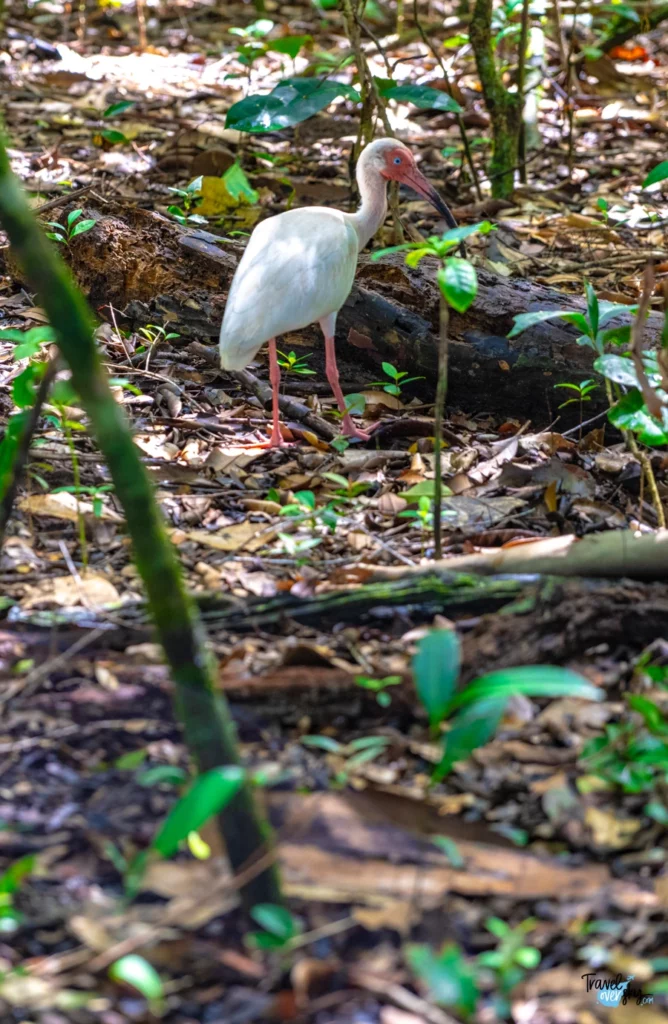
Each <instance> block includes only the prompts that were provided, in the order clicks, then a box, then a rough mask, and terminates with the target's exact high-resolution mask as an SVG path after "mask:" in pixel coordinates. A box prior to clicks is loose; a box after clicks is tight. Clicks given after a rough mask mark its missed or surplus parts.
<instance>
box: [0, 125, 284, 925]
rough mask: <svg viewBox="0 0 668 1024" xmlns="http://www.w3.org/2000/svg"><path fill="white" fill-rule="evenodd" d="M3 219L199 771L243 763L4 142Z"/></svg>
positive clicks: (93, 360) (202, 641)
mask: <svg viewBox="0 0 668 1024" xmlns="http://www.w3.org/2000/svg"><path fill="white" fill-rule="evenodd" d="M0 223H1V224H2V227H3V228H4V230H5V231H6V233H7V235H8V237H9V241H10V244H11V246H12V248H13V250H14V253H15V255H16V257H17V259H18V261H19V263H20V264H21V266H22V267H23V269H24V271H25V274H26V277H27V279H28V281H29V283H30V285H31V287H32V288H33V289H34V290H35V291H36V292H37V294H38V297H39V301H40V305H41V306H42V307H43V308H44V309H45V310H46V313H47V315H48V317H49V321H50V323H51V325H52V326H53V328H54V330H55V332H56V337H57V343H58V347H59V348H60V351H61V353H62V355H63V356H64V358H65V360H66V361H67V363H68V365H69V367H70V369H71V371H72V383H73V385H74V387H75V388H76V390H77V392H78V394H79V396H80V398H81V403H82V405H83V408H84V409H85V411H86V413H87V415H88V417H89V420H90V424H91V428H92V431H93V434H94V436H95V438H96V440H97V443H98V445H99V447H100V450H101V452H102V454H103V455H104V457H105V460H106V462H107V465H108V467H109V471H110V473H111V478H112V480H113V483H114V486H115V490H116V495H117V497H118V499H119V500H120V502H121V504H122V506H123V509H124V512H125V518H126V522H127V526H128V531H129V533H130V537H131V538H132V542H133V547H134V557H135V562H136V565H137V569H138V570H139V573H140V575H141V577H142V579H143V581H144V585H145V587H146V591H147V594H148V599H149V604H150V607H151V612H152V615H153V619H154V622H155V626H156V630H157V633H158V637H159V640H160V642H161V644H162V646H163V648H164V651H165V655H166V658H167V661H168V663H169V665H170V668H171V672H172V676H173V679H174V683H175V690H176V696H175V705H176V711H177V714H178V716H179V718H180V720H181V721H182V723H183V726H184V731H185V738H186V741H187V743H188V746H189V748H190V750H191V752H192V755H193V757H194V760H195V762H196V764H197V767H198V769H199V771H201V772H203V771H207V770H209V769H212V768H217V767H220V766H222V765H231V764H238V763H239V754H238V750H237V742H236V735H235V729H234V725H233V722H232V718H231V715H230V712H229V708H228V706H227V703H226V702H225V700H224V699H223V697H222V695H221V694H219V693H217V692H216V674H215V666H214V662H213V659H212V657H211V654H210V653H209V652H208V650H207V646H206V636H205V633H204V629H203V627H202V624H201V620H200V617H199V614H198V612H197V609H196V606H195V605H194V603H193V601H192V600H191V599H190V597H189V596H188V594H187V592H186V590H185V587H184V584H183V580H182V577H181V572H180V567H179V564H178V561H177V559H176V556H175V553H174V549H173V547H172V545H171V544H170V542H169V540H168V538H167V534H166V532H165V529H164V525H163V522H162V518H161V516H160V512H159V509H158V506H157V503H156V501H155V497H154V494H153V488H152V486H151V483H150V480H149V478H148V475H147V473H146V469H145V467H144V465H143V462H142V457H141V455H140V453H139V450H138V449H137V448H136V447H135V445H134V443H133V440H132V434H131V432H130V428H129V425H128V422H127V420H126V418H125V415H124V413H123V411H122V409H121V407H120V406H119V405H118V403H117V402H116V401H115V400H114V397H113V395H112V393H111V390H110V388H109V384H108V382H107V378H106V375H105V373H104V370H103V367H102V362H101V360H100V356H99V353H98V351H97V348H96V345H95V340H94V336H93V325H92V319H91V315H90V312H89V310H88V307H87V306H86V303H85V301H84V299H83V296H82V295H81V293H80V292H79V290H78V289H77V288H76V286H75V285H74V283H73V282H72V280H71V277H70V275H69V272H68V271H67V270H66V268H65V266H64V264H63V263H62V261H61V260H60V258H59V257H58V256H57V254H56V253H55V251H54V250H53V248H52V246H50V245H49V243H48V241H47V239H46V238H45V237H44V235H43V234H42V232H41V230H40V228H39V227H38V225H37V222H36V220H35V219H34V217H33V215H32V213H31V211H30V208H29V207H28V204H27V202H26V199H25V196H24V194H23V191H22V190H21V188H20V187H19V184H18V182H17V181H16V179H15V178H14V176H13V174H12V173H11V170H10V167H9V161H8V159H7V153H6V150H5V148H4V146H3V145H2V142H0ZM219 826H220V829H221V832H222V834H223V836H224V839H225V843H226V846H227V852H228V855H229V858H230V861H231V864H232V867H233V869H234V870H235V871H238V870H240V869H241V868H242V866H243V865H245V864H247V863H248V862H249V861H250V860H252V859H254V858H256V857H260V856H262V855H263V853H264V852H265V850H266V843H267V841H268V831H267V828H266V825H265V823H264V822H263V821H262V819H261V817H260V815H259V814H258V812H257V810H256V808H255V806H254V801H253V798H252V796H251V791H250V788H249V787H248V785H246V786H244V788H243V789H242V790H241V791H240V792H239V794H238V795H237V796H236V797H235V799H234V800H233V801H232V802H231V803H230V804H229V805H228V807H227V808H226V810H225V811H224V813H223V814H222V815H221V816H220V818H219ZM241 898H242V901H243V903H244V906H245V907H246V908H247V909H249V908H250V907H252V906H253V905H254V904H255V903H258V902H271V903H274V902H277V901H280V889H279V884H278V877H277V874H276V872H275V870H274V869H273V868H269V869H267V870H265V871H264V872H262V874H260V875H259V876H258V877H257V878H255V879H253V880H252V881H251V882H249V884H248V885H247V886H246V887H245V888H244V889H243V890H242V893H241Z"/></svg>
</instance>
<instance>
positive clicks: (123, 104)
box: [102, 100, 135, 117]
mask: <svg viewBox="0 0 668 1024" xmlns="http://www.w3.org/2000/svg"><path fill="white" fill-rule="evenodd" d="M134 105H135V103H134V100H119V102H118V103H112V104H111V106H109V107H107V109H106V110H105V112H104V113H103V115H102V117H118V115H119V114H124V113H125V111H126V110H130V108H131V107H134Z"/></svg>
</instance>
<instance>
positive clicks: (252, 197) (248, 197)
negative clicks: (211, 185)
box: [223, 160, 260, 206]
mask: <svg viewBox="0 0 668 1024" xmlns="http://www.w3.org/2000/svg"><path fill="white" fill-rule="evenodd" d="M223 183H224V185H225V188H226V189H227V191H228V192H229V194H230V195H231V196H232V198H233V199H236V200H237V201H240V200H245V202H247V203H249V204H250V205H251V206H254V205H255V203H257V201H258V199H259V198H260V195H259V193H258V192H257V191H256V190H255V189H254V188H253V186H252V185H251V183H250V181H249V180H248V178H247V177H246V174H245V172H244V170H243V168H242V167H241V164H240V163H239V161H238V160H237V161H235V162H234V163H233V164H232V166H231V167H228V169H227V170H226V171H225V173H224V174H223Z"/></svg>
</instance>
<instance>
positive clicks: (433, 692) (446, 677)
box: [413, 629, 460, 728]
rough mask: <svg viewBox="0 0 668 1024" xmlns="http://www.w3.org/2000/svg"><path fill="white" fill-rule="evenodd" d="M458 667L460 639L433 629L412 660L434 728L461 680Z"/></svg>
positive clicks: (420, 691) (414, 672)
mask: <svg viewBox="0 0 668 1024" xmlns="http://www.w3.org/2000/svg"><path fill="white" fill-rule="evenodd" d="M459 667H460V650H459V638H458V636H457V634H456V633H455V632H454V630H451V629H434V630H432V631H431V632H430V633H427V635H426V636H425V637H423V638H422V640H420V642H419V644H418V649H417V654H416V655H415V657H414V658H413V677H414V679H415V689H416V690H417V695H418V697H419V698H420V701H421V703H422V705H423V707H424V708H425V710H426V712H427V714H428V715H429V724H430V725H431V727H432V728H434V727H435V726H438V725H439V724H440V723H441V722H442V721H443V718H444V717H445V713H446V710H447V708H448V705H449V704H450V702H451V699H452V695H453V693H454V692H455V687H456V685H457V679H458V678H459Z"/></svg>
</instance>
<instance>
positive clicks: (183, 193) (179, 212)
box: [167, 174, 207, 225]
mask: <svg viewBox="0 0 668 1024" xmlns="http://www.w3.org/2000/svg"><path fill="white" fill-rule="evenodd" d="M167 191H168V192H173V193H174V195H175V196H178V197H179V199H180V200H181V205H180V206H177V205H172V206H168V207H167V213H169V214H171V215H172V217H173V218H174V220H175V221H178V223H179V224H183V225H186V224H206V223H207V219H206V217H201V216H200V215H199V214H198V213H193V212H192V211H194V210H196V209H197V207H198V206H199V205H200V203H201V202H202V198H203V196H202V175H201V174H200V175H199V177H197V178H193V180H192V181H191V182H190V183H189V184H188V185H186V187H185V188H168V189H167Z"/></svg>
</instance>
